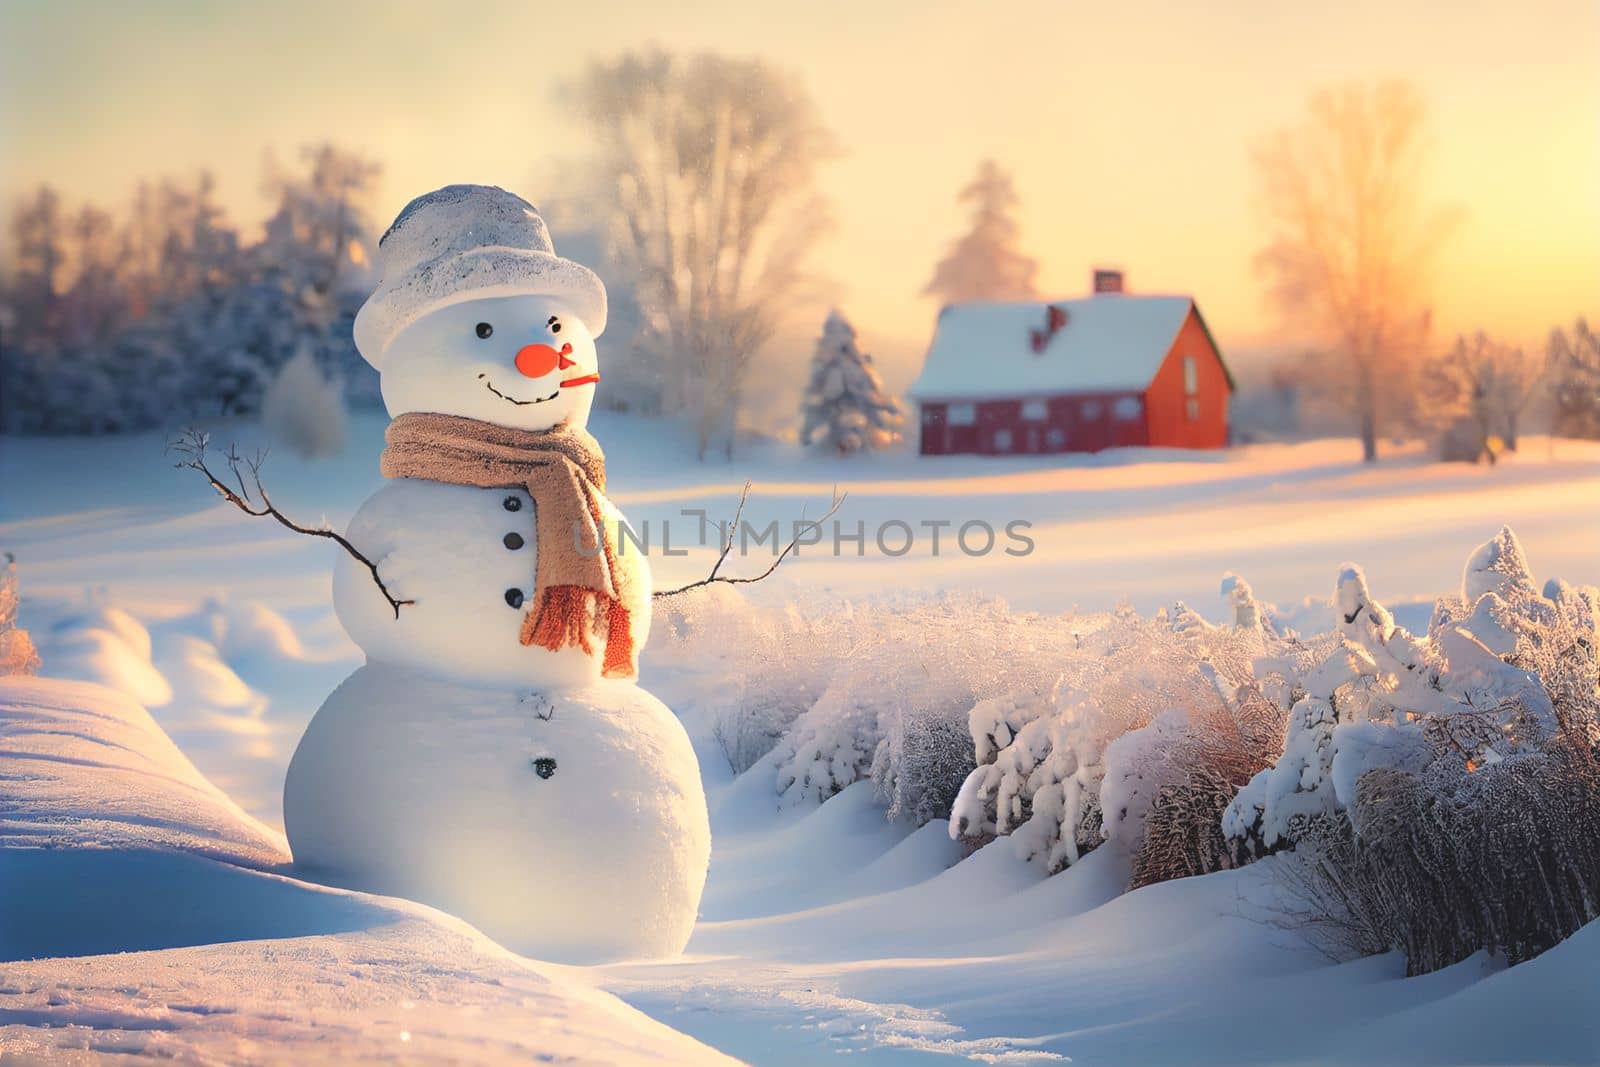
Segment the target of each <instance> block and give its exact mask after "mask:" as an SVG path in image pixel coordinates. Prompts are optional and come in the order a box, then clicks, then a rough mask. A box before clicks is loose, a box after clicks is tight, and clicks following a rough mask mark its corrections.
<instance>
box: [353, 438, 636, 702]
mask: <svg viewBox="0 0 1600 1067" xmlns="http://www.w3.org/2000/svg"><path fill="white" fill-rule="evenodd" d="M384 441H385V444H386V447H385V448H384V450H383V458H382V460H381V462H380V469H381V470H382V472H383V475H384V477H386V478H425V479H427V480H428V481H434V482H449V483H450V484H452V485H472V486H477V487H478V488H480V489H525V490H527V493H528V495H529V496H531V497H532V498H533V511H534V534H535V536H536V537H537V538H538V542H537V544H538V551H537V562H536V563H535V565H534V569H535V572H536V573H535V574H534V593H533V600H532V602H533V606H532V607H531V608H530V609H529V611H528V613H527V614H526V615H525V616H524V617H523V620H522V636H521V639H522V643H523V644H524V645H538V646H540V647H541V648H548V649H550V650H552V651H554V650H557V649H560V648H564V647H566V646H567V645H577V646H578V647H580V648H582V649H583V650H584V651H585V652H593V651H594V647H593V645H592V644H591V643H590V634H591V633H594V634H604V635H605V638H606V651H605V663H604V665H603V666H602V668H601V672H602V674H604V675H605V676H606V677H608V678H612V677H622V678H632V677H635V676H637V675H638V673H639V660H638V650H637V649H635V648H634V647H633V629H632V626H631V625H630V623H631V620H630V618H629V610H628V607H627V605H628V604H630V603H632V602H633V597H634V595H635V594H636V592H637V588H638V582H639V580H640V576H639V567H640V566H641V565H642V564H641V561H640V557H639V556H638V555H629V556H624V555H622V554H620V553H618V551H617V545H616V540H615V538H616V533H615V531H614V530H611V529H608V528H607V525H606V522H605V517H604V513H603V512H602V511H601V508H600V499H601V494H602V493H604V492H605V488H606V460H605V454H604V453H602V452H601V451H600V444H599V442H597V441H596V440H595V439H594V438H593V437H592V436H590V434H589V432H588V431H587V430H583V429H578V428H574V427H571V426H557V427H555V428H554V429H551V430H542V431H535V430H514V429H510V428H508V427H505V426H496V425H494V424H493V423H488V422H479V421H478V420H477V419H465V418H460V417H458V416H455V415H433V414H405V415H401V416H400V417H399V418H397V419H395V420H394V421H393V422H391V423H390V424H389V430H388V432H387V433H386V434H384ZM580 544H581V545H582V546H583V547H582V549H581V550H580V549H579V547H578V546H579V545H580ZM597 545H598V548H599V550H598V551H596V546H597Z"/></svg>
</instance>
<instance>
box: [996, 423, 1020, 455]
mask: <svg viewBox="0 0 1600 1067" xmlns="http://www.w3.org/2000/svg"><path fill="white" fill-rule="evenodd" d="M994 447H995V451H997V452H1013V451H1015V450H1016V447H1017V439H1016V436H1015V435H1014V434H1012V432H1011V430H1010V428H1009V427H1006V426H1002V427H1000V429H998V430H996V431H995V432H994Z"/></svg>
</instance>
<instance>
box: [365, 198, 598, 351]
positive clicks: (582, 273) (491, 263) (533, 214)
mask: <svg viewBox="0 0 1600 1067" xmlns="http://www.w3.org/2000/svg"><path fill="white" fill-rule="evenodd" d="M378 270H379V271H380V272H381V275H382V276H381V277H380V278H379V280H378V287H377V288H376V289H374V290H373V291H372V295H371V296H370V297H368V298H367V302H366V303H365V304H362V305H361V310H360V311H359V312H357V313H356V322H355V335H356V347H357V348H358V349H360V350H361V355H362V356H363V357H364V358H365V359H366V361H367V362H368V363H370V364H372V365H373V366H374V367H379V368H381V367H382V365H383V354H384V351H385V350H386V349H387V348H388V347H389V343H390V342H391V341H393V340H394V337H395V335H396V334H398V333H399V332H400V331H401V330H402V329H403V328H405V327H406V326H407V325H409V324H410V323H411V322H413V321H415V320H416V319H417V318H418V317H419V316H421V315H423V314H424V313H426V312H429V311H433V310H436V309H438V308H441V307H447V306H449V305H451V304H459V303H461V302H463V301H466V300H480V299H483V298H485V297H496V296H546V295H548V296H561V297H564V298H566V299H567V300H569V301H571V303H572V305H573V312H574V313H575V314H576V315H577V316H578V317H579V318H580V319H582V320H583V323H584V325H585V326H587V327H588V328H589V332H590V333H591V334H592V335H593V336H595V337H598V336H600V334H601V332H602V331H603V330H604V329H605V328H606V287H605V284H604V283H603V282H601V281H600V279H599V278H598V277H597V276H596V275H595V273H594V271H592V270H590V269H589V268H588V267H585V266H583V265H582V264H579V263H574V262H572V261H571V260H570V259H562V258H561V257H560V256H558V255H556V251H555V247H554V246H553V245H552V244H551V243H550V230H549V229H548V228H547V227H546V226H545V224H544V219H542V218H540V217H539V212H538V209H536V208H535V207H534V206H533V205H532V204H530V203H528V202H527V201H526V200H524V199H522V197H520V196H517V195H516V194H515V193H508V192H506V191H505V190H504V189H499V188H496V187H494V186H492V185H447V186H445V187H444V188H443V189H436V190H434V191H433V192H431V193H425V194H424V195H422V196H419V197H417V198H416V199H415V200H413V201H411V203H409V204H407V205H406V206H405V209H404V210H402V211H401V212H400V214H399V216H398V217H396V219H395V220H394V225H392V226H390V227H389V229H388V231H387V232H386V233H385V234H384V235H383V237H382V238H381V239H380V240H379V241H378Z"/></svg>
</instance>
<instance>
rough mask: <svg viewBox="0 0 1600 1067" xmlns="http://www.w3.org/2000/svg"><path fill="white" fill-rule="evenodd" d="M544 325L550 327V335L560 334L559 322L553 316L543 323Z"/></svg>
mask: <svg viewBox="0 0 1600 1067" xmlns="http://www.w3.org/2000/svg"><path fill="white" fill-rule="evenodd" d="M545 325H546V326H548V327H550V332H551V333H560V332H561V320H560V319H558V318H556V317H555V316H554V315H551V316H550V318H549V321H547V322H546V323H545Z"/></svg>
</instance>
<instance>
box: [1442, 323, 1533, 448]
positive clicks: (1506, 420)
mask: <svg viewBox="0 0 1600 1067" xmlns="http://www.w3.org/2000/svg"><path fill="white" fill-rule="evenodd" d="M1545 367H1546V362H1545V359H1544V357H1543V356H1542V355H1534V354H1532V353H1530V352H1528V350H1527V349H1524V348H1519V347H1517V346H1514V345H1510V344H1506V343H1505V342H1503V341H1498V340H1496V339H1494V338H1492V337H1490V336H1488V335H1487V334H1485V333H1484V332H1483V331H1482V330H1479V331H1478V332H1477V333H1475V334H1472V335H1471V336H1463V337H1458V338H1457V339H1456V343H1455V344H1454V345H1453V346H1452V347H1450V348H1449V349H1447V350H1445V351H1444V352H1442V353H1440V354H1438V355H1437V356H1434V357H1433V358H1432V359H1430V360H1428V361H1427V363H1426V364H1424V366H1423V381H1422V382H1421V385H1420V388H1419V392H1418V396H1419V400H1420V403H1421V407H1422V410H1421V411H1420V412H1419V414H1420V415H1421V416H1422V418H1423V420H1424V421H1426V422H1427V423H1429V424H1430V425H1432V426H1433V427H1434V428H1436V429H1437V430H1438V431H1439V432H1440V433H1441V435H1442V442H1443V443H1442V446H1441V447H1442V451H1443V454H1444V458H1446V459H1461V460H1471V461H1476V460H1477V459H1479V458H1480V457H1482V456H1488V457H1489V460H1490V462H1493V460H1494V457H1495V454H1496V453H1497V452H1498V451H1499V450H1500V449H1501V448H1505V449H1508V450H1510V451H1513V452H1515V451H1516V449H1517V436H1518V431H1519V430H1520V428H1521V421H1522V416H1523V415H1524V414H1525V413H1526V412H1527V410H1528V408H1529V407H1530V406H1531V405H1532V404H1533V401H1534V399H1535V397H1536V396H1538V394H1539V388H1540V384H1541V382H1542V380H1543V378H1544V373H1545Z"/></svg>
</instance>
